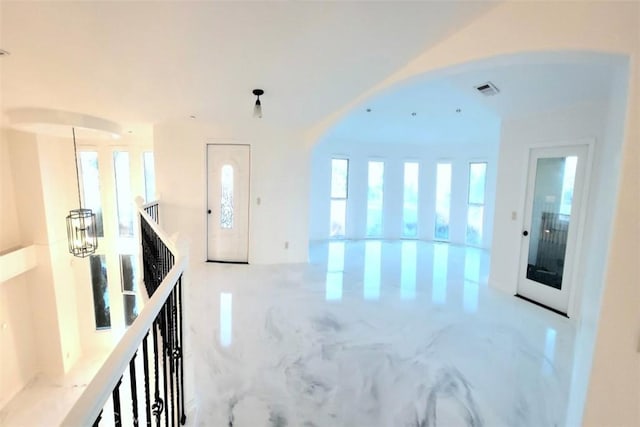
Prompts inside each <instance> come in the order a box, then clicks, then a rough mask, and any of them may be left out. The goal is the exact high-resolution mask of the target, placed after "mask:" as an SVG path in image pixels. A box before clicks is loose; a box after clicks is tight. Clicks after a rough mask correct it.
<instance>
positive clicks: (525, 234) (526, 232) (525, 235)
mask: <svg viewBox="0 0 640 427" xmlns="http://www.w3.org/2000/svg"><path fill="white" fill-rule="evenodd" d="M209 212H211V211H209ZM522 235H523V236H524V237H527V236H528V235H529V232H528V231H527V230H524V231H523V232H522Z"/></svg>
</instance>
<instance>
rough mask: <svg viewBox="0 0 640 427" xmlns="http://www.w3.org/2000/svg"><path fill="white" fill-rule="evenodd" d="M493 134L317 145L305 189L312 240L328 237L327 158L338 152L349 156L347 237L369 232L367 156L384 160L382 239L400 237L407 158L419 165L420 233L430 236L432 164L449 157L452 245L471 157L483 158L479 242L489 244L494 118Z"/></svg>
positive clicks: (459, 232)
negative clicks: (462, 139) (474, 138)
mask: <svg viewBox="0 0 640 427" xmlns="http://www.w3.org/2000/svg"><path fill="white" fill-rule="evenodd" d="M494 133H495V137H494V139H493V140H492V141H481V142H474V143H468V144H461V143H455V144H438V145H434V144H424V145H407V144H369V143H360V142H345V141H337V140H331V141H327V142H323V143H320V144H318V145H317V146H316V147H315V148H314V151H313V154H312V170H311V187H310V193H309V194H310V199H309V206H310V210H309V212H310V218H309V238H310V240H323V239H327V238H328V237H329V211H330V191H331V188H330V186H331V158H332V157H341V158H348V159H349V198H348V200H347V223H346V230H345V231H346V236H345V237H346V238H348V239H362V238H366V237H367V236H366V217H367V174H368V169H367V168H368V161H369V160H383V161H384V162H385V166H384V168H385V169H384V189H383V191H384V195H383V201H384V207H383V236H382V238H385V239H399V238H402V204H403V179H404V169H403V164H404V162H405V161H418V162H419V164H420V170H419V187H418V188H419V190H418V191H419V200H420V202H419V213H418V238H420V239H424V240H433V237H434V227H435V186H436V164H437V163H438V162H450V163H451V164H452V183H451V184H452V187H451V217H450V229H449V233H450V241H451V242H452V243H455V244H465V233H466V225H467V194H468V185H469V181H468V180H469V178H468V177H469V162H472V161H485V162H487V163H488V166H487V182H486V194H485V212H484V229H483V244H482V246H483V247H487V248H488V247H490V246H491V239H492V234H493V204H494V198H495V184H496V181H495V180H496V173H497V165H498V162H497V160H498V155H497V146H498V138H499V135H498V133H499V127H498V123H496V127H495V131H494Z"/></svg>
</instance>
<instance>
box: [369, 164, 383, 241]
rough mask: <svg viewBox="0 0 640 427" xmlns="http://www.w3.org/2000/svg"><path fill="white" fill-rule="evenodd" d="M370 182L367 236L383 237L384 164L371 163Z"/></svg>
mask: <svg viewBox="0 0 640 427" xmlns="http://www.w3.org/2000/svg"><path fill="white" fill-rule="evenodd" d="M368 182H369V190H368V192H367V236H371V237H378V236H381V235H382V207H383V201H384V197H383V196H384V195H383V184H384V162H375V161H371V162H369V180H368Z"/></svg>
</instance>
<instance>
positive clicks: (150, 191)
mask: <svg viewBox="0 0 640 427" xmlns="http://www.w3.org/2000/svg"><path fill="white" fill-rule="evenodd" d="M142 163H143V168H144V198H145V200H146V201H147V202H151V201H153V200H155V199H156V169H155V161H154V158H153V153H152V152H151V151H145V152H144V154H143V155H142Z"/></svg>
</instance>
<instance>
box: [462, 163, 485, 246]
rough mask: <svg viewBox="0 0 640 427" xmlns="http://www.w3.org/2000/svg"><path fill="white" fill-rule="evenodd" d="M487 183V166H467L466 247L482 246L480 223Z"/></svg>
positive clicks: (473, 164)
mask: <svg viewBox="0 0 640 427" xmlns="http://www.w3.org/2000/svg"><path fill="white" fill-rule="evenodd" d="M486 181H487V164H486V163H470V164H469V204H468V206H467V235H466V242H467V244H468V245H474V246H480V245H481V244H482V223H483V219H484V193H485V187H486Z"/></svg>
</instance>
